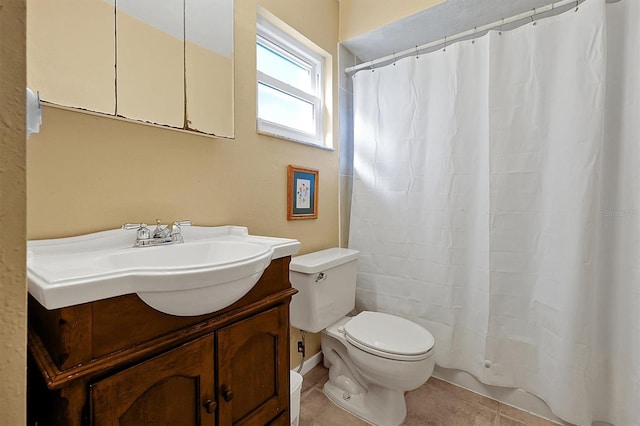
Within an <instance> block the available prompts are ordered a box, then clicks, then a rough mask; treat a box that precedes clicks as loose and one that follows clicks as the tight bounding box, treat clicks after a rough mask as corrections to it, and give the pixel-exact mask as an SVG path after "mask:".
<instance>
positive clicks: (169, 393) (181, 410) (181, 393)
mask: <svg viewBox="0 0 640 426" xmlns="http://www.w3.org/2000/svg"><path fill="white" fill-rule="evenodd" d="M213 374H214V373H213V336H211V335H209V336H205V337H202V338H200V339H198V340H196V341H194V342H190V343H187V344H185V345H183V346H180V347H178V348H176V349H173V350H171V351H169V352H166V353H164V354H162V355H159V356H157V357H155V358H152V359H150V360H148V361H145V362H143V363H141V364H138V365H136V366H133V367H131V368H129V369H127V370H124V371H122V372H120V373H117V374H114V375H113V376H110V377H108V378H106V379H104V380H101V381H99V382H97V383H95V384H93V385H91V387H90V405H91V420H92V421H91V424H92V425H94V426H115V425H119V426H128V425H130V426H150V425H160V424H163V425H181V426H182V425H184V426H188V425H194V426H196V425H198V426H199V425H214V424H215V415H214V414H215V408H216V403H215V401H214V399H213V386H214V385H213V384H214V376H213Z"/></svg>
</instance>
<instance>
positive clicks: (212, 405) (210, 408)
mask: <svg viewBox="0 0 640 426" xmlns="http://www.w3.org/2000/svg"><path fill="white" fill-rule="evenodd" d="M203 405H204V408H205V409H206V410H207V413H209V414H213V413H214V412H215V411H216V407H217V406H218V404H217V403H216V402H215V401H213V400H211V399H207V400H206V401H205V402H204V404H203Z"/></svg>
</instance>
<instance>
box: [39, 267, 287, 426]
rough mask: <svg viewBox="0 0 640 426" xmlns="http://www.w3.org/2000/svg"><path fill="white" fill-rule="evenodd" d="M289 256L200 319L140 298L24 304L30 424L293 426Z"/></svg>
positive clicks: (134, 296) (130, 296)
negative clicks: (26, 311) (50, 306)
mask: <svg viewBox="0 0 640 426" xmlns="http://www.w3.org/2000/svg"><path fill="white" fill-rule="evenodd" d="M289 260H290V258H289V257H287V258H282V259H276V260H274V261H273V262H272V263H271V265H270V266H269V267H268V268H267V269H266V270H265V272H264V274H263V276H262V277H261V279H260V280H259V281H258V283H257V284H256V286H255V287H254V288H253V289H252V290H251V291H250V292H249V293H248V294H247V295H246V296H244V297H243V298H242V299H241V300H239V301H238V302H236V303H234V304H233V305H231V306H230V307H228V308H225V309H223V310H221V311H218V312H214V313H212V314H208V315H202V316H198V317H175V316H172V315H166V314H163V313H160V312H157V311H155V310H153V309H152V308H150V307H148V306H146V305H145V304H144V303H143V302H142V301H140V299H138V297H137V296H136V295H127V296H120V297H116V298H112V299H107V300H102V301H97V302H92V303H87V304H83V305H79V306H74V307H69V308H62V309H56V310H51V311H49V310H46V309H45V308H43V307H42V306H41V305H39V304H38V303H37V302H36V301H35V300H34V299H31V298H30V300H29V303H30V306H29V308H30V312H29V354H30V359H29V386H28V411H29V420H28V424H29V425H33V426H35V425H38V426H42V425H74V426H76V425H77V426H80V425H94V426H115V425H119V426H128V425H132V426H134V425H135V426H144V425H155V424H175V425H181V426H182V425H185V426H187V425H243V424H251V425H266V424H274V425H279V424H282V425H287V424H289V303H290V300H291V296H292V295H293V294H295V292H296V290H295V289H292V288H291V285H290V283H289V277H288V270H289Z"/></svg>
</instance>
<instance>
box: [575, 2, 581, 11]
mask: <svg viewBox="0 0 640 426" xmlns="http://www.w3.org/2000/svg"><path fill="white" fill-rule="evenodd" d="M578 3H580V0H576V12H577V11H578Z"/></svg>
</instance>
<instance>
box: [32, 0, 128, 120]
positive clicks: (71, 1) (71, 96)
mask: <svg viewBox="0 0 640 426" xmlns="http://www.w3.org/2000/svg"><path fill="white" fill-rule="evenodd" d="M113 13H114V7H113V1H111V2H108V1H104V0H65V1H50V0H28V1H27V16H28V19H27V63H28V64H29V66H28V67H27V85H28V86H29V87H30V88H31V89H33V90H34V91H38V92H40V98H41V99H42V100H45V101H48V102H52V103H55V104H58V105H64V106H68V107H74V108H82V109H87V110H89V111H96V112H102V113H107V114H115V110H116V84H115V75H114V64H115V44H114V42H113V34H114V32H115V23H114V19H113Z"/></svg>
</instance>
